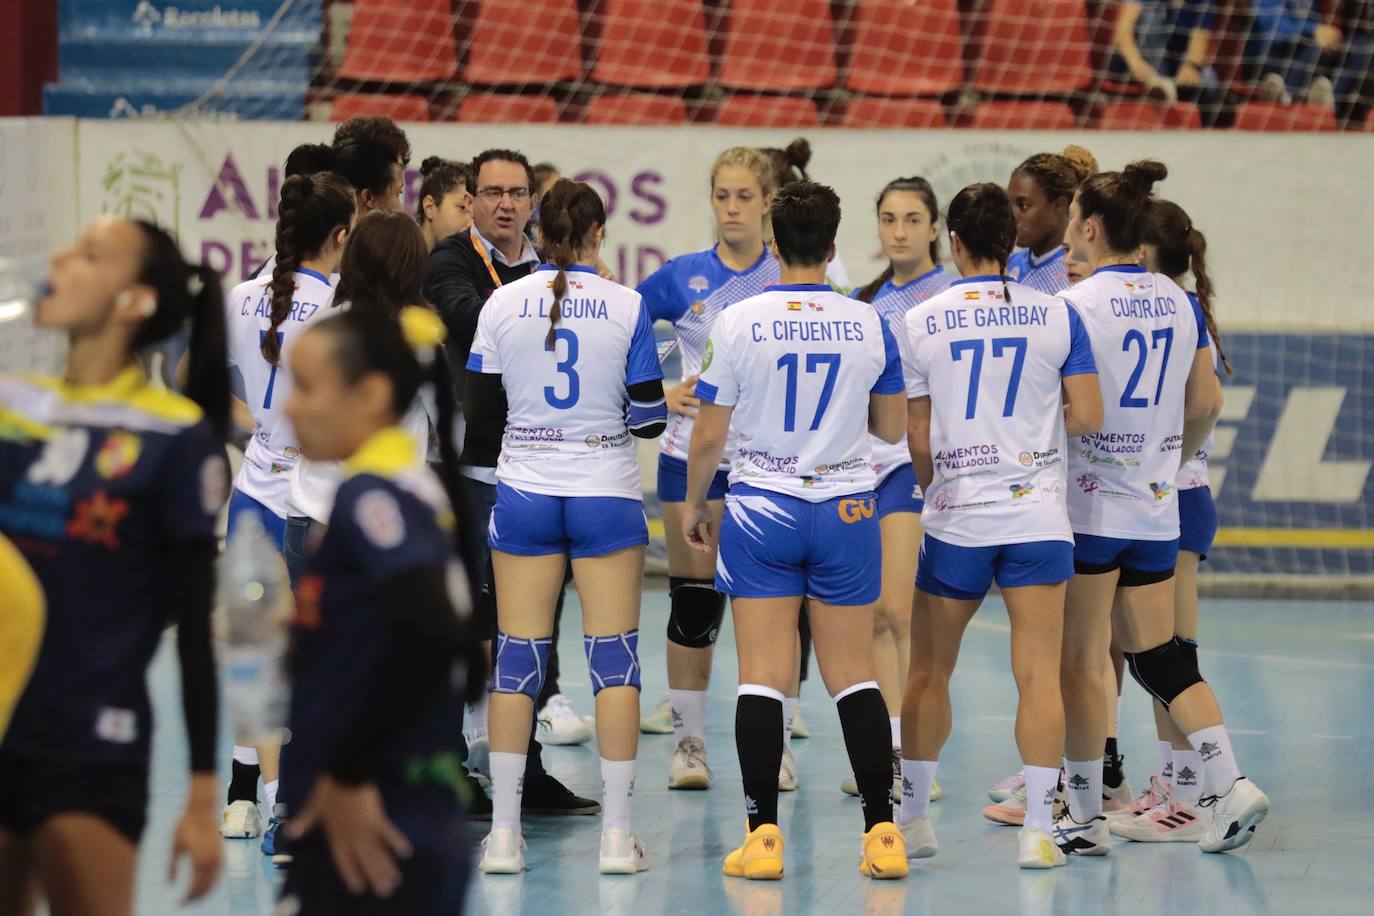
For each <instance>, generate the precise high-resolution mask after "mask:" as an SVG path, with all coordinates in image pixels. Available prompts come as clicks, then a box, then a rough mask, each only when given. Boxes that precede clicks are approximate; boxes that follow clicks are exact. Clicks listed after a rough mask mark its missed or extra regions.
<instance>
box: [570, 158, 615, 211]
mask: <svg viewBox="0 0 1374 916" xmlns="http://www.w3.org/2000/svg"><path fill="white" fill-rule="evenodd" d="M573 181H585V182H587V183H588V184H599V185H601V199H602V200H603V201H605V203H606V219H608V220H609V219H610V218H611V217H613V216H615V204H616V197H617V196H618V195H617V194H616V190H615V181H614V180H612V178H611V176H610V175H607V174H606V173H605V172H600V171H597V170H596V169H591V170H589V171H586V172H581V173H579V174H577V175H575V176H574V177H573Z"/></svg>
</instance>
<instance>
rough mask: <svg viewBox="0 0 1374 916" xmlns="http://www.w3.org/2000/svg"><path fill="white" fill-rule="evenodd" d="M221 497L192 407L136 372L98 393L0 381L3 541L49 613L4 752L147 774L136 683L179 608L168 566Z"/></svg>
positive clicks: (140, 690)
mask: <svg viewBox="0 0 1374 916" xmlns="http://www.w3.org/2000/svg"><path fill="white" fill-rule="evenodd" d="M227 489H228V468H227V465H226V463H225V459H224V448H223V446H222V445H221V444H220V443H219V442H218V441H217V439H216V437H215V434H214V432H213V430H212V429H211V428H210V426H209V424H208V423H206V422H205V420H204V419H203V417H202V414H201V410H200V408H199V407H197V406H196V405H195V404H194V403H192V402H191V401H189V400H188V399H186V398H184V397H181V396H180V395H177V394H173V393H171V392H169V391H167V390H165V389H162V388H158V387H154V386H153V385H152V384H150V383H149V381H148V379H147V377H146V376H145V375H144V374H143V373H142V372H141V371H140V370H138V369H128V370H126V371H124V372H123V373H121V374H120V375H119V376H118V377H116V378H115V379H114V380H113V381H111V382H110V383H108V384H105V385H82V386H74V385H67V384H64V383H63V382H61V381H59V380H56V379H50V378H41V377H34V376H25V377H21V376H13V375H5V376H0V532H2V533H3V534H4V535H5V536H6V537H8V538H10V540H11V541H12V542H13V543H14V545H15V547H17V548H18V549H19V551H20V552H21V553H22V554H23V555H24V558H25V559H26V560H27V561H28V563H29V565H30V566H31V567H32V568H33V571H34V573H35V574H36V575H37V577H38V580H39V582H40V583H41V584H42V586H43V590H44V592H45V594H46V596H47V603H48V617H47V628H46V631H45V632H44V635H43V642H42V648H41V650H40V652H39V657H38V661H37V664H36V665H35V668H34V672H33V676H32V677H31V678H30V680H29V683H28V686H27V688H26V689H25V691H24V693H23V695H22V696H21V697H20V700H19V705H18V707H17V708H16V709H15V712H14V718H13V721H12V722H11V723H10V729H9V732H8V734H6V736H5V739H4V743H3V749H4V750H5V751H9V752H13V753H17V754H24V755H28V756H35V757H42V758H47V759H55V758H73V757H76V758H80V759H82V760H83V761H88V762H89V761H111V762H119V763H132V764H138V765H144V764H146V762H147V759H148V747H149V738H150V736H151V734H152V730H153V723H152V716H151V710H150V708H149V704H148V693H147V688H146V686H145V684H144V679H145V675H146V671H147V667H148V663H149V662H150V661H151V660H152V657H153V653H154V651H156V649H157V645H158V639H159V637H160V635H161V633H162V630H163V628H164V627H165V626H166V625H167V624H168V622H169V621H170V619H171V617H172V616H173V613H172V612H173V611H174V610H175V609H173V608H169V607H168V606H167V599H166V594H165V591H166V589H165V584H166V583H165V575H164V573H165V571H164V568H163V567H164V563H165V557H166V554H167V551H168V549H169V548H170V547H172V546H173V545H177V544H185V543H194V542H208V543H213V540H214V537H215V520H216V517H217V516H218V514H219V511H220V509H221V507H222V506H223V504H224V499H225V495H226V493H227Z"/></svg>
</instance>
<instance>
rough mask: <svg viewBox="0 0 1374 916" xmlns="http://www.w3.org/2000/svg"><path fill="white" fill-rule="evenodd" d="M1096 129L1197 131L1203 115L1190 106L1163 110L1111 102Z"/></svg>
mask: <svg viewBox="0 0 1374 916" xmlns="http://www.w3.org/2000/svg"><path fill="white" fill-rule="evenodd" d="M1094 126H1095V127H1099V128H1101V129H1102V130H1197V129H1198V128H1200V127H1202V112H1200V111H1198V107H1197V106H1196V105H1194V104H1192V103H1191V102H1176V103H1175V104H1174V105H1173V106H1171V107H1169V108H1160V107H1159V106H1158V105H1151V104H1149V103H1147V102H1124V101H1123V102H1112V103H1111V104H1110V105H1108V106H1107V107H1106V108H1103V109H1102V110H1101V111H1100V112H1098V114H1097V118H1096V121H1095V123H1094Z"/></svg>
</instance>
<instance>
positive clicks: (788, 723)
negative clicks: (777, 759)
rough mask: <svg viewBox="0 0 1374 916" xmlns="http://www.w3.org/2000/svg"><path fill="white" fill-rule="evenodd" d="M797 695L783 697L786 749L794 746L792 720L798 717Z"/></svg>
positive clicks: (783, 737) (783, 738) (783, 742)
mask: <svg viewBox="0 0 1374 916" xmlns="http://www.w3.org/2000/svg"><path fill="white" fill-rule="evenodd" d="M798 702H799V701H798V699H797V698H796V697H783V699H782V726H783V727H782V731H783V735H782V746H783V748H784V749H786V748H789V747H791V746H792V720H793V719H795V718H796V717H797V704H798Z"/></svg>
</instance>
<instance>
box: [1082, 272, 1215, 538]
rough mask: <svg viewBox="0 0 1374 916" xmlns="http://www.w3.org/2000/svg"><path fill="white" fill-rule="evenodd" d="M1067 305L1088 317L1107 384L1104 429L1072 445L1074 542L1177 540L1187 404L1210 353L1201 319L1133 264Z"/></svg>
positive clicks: (1104, 276) (1183, 298)
mask: <svg viewBox="0 0 1374 916" xmlns="http://www.w3.org/2000/svg"><path fill="white" fill-rule="evenodd" d="M1060 296H1061V297H1062V298H1063V299H1065V300H1067V301H1069V302H1072V303H1073V304H1074V305H1075V306H1077V308H1078V313H1079V314H1080V315H1082V316H1083V323H1084V324H1085V325H1087V328H1088V336H1089V337H1090V338H1091V339H1092V344H1093V357H1094V358H1095V359H1096V360H1097V371H1098V375H1099V378H1100V379H1101V381H1102V406H1103V417H1104V419H1103V422H1102V429H1101V430H1100V431H1099V432H1097V433H1096V434H1094V435H1092V436H1083V437H1081V438H1077V439H1075V440H1074V441H1073V442H1071V443H1070V451H1069V478H1070V487H1069V519H1070V521H1071V522H1072V524H1073V530H1074V533H1076V534H1091V535H1099V536H1102V537H1113V538H1126V539H1131V540H1142V541H1167V540H1170V539H1172V538H1176V537H1178V502H1177V500H1176V499H1175V498H1174V495H1175V494H1174V481H1175V479H1176V478H1177V477H1178V471H1179V464H1180V459H1181V458H1182V454H1181V451H1182V447H1183V397H1184V391H1185V389H1186V388H1187V384H1188V376H1189V374H1190V373H1191V372H1192V368H1193V359H1194V357H1195V355H1196V353H1197V351H1198V350H1199V349H1201V348H1203V347H1206V346H1208V338H1207V326H1206V324H1205V323H1204V321H1203V318H1202V310H1201V309H1200V308H1198V307H1197V306H1196V305H1194V304H1192V303H1191V302H1190V301H1189V299H1188V295H1187V294H1186V293H1185V292H1184V291H1183V290H1182V289H1180V288H1179V287H1178V284H1176V283H1174V281H1172V280H1170V279H1169V278H1168V277H1166V276H1164V275H1162V274H1152V273H1150V272H1148V271H1146V270H1145V268H1143V267H1136V266H1133V265H1120V266H1112V267H1102V268H1099V269H1098V270H1097V271H1096V272H1095V273H1093V275H1092V276H1090V277H1088V278H1086V279H1085V280H1084V281H1083V282H1082V283H1079V284H1078V285H1077V286H1075V287H1073V289H1071V290H1067V291H1065V292H1063V293H1061V294H1060Z"/></svg>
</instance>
